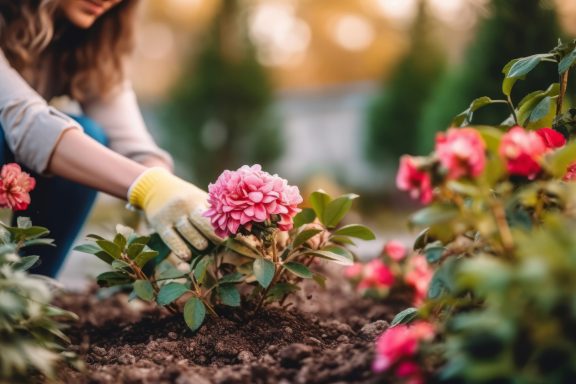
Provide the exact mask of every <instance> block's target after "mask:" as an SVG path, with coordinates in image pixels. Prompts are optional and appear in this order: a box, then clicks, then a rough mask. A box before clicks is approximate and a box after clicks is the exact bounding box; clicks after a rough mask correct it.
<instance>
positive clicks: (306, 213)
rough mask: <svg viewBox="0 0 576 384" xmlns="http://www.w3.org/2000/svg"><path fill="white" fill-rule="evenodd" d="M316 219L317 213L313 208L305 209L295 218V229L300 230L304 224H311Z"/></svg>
mask: <svg viewBox="0 0 576 384" xmlns="http://www.w3.org/2000/svg"><path fill="white" fill-rule="evenodd" d="M315 218H316V212H314V210H313V209H312V208H303V209H302V210H301V211H300V212H298V214H297V215H296V216H294V228H299V227H301V226H302V225H304V224H310V223H311V222H313V221H314V219H315Z"/></svg>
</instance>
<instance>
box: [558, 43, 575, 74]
mask: <svg viewBox="0 0 576 384" xmlns="http://www.w3.org/2000/svg"><path fill="white" fill-rule="evenodd" d="M575 61H576V48H574V49H573V50H572V51H571V52H570V53H569V54H567V55H566V56H564V57H563V58H562V60H560V62H559V63H558V73H559V74H563V73H564V72H566V71H567V70H569V69H570V67H571V66H572V65H574V62H575Z"/></svg>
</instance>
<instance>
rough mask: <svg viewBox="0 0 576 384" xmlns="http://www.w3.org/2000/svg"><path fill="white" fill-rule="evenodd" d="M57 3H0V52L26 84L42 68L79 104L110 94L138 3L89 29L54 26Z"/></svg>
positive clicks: (133, 0)
mask: <svg viewBox="0 0 576 384" xmlns="http://www.w3.org/2000/svg"><path fill="white" fill-rule="evenodd" d="M58 1H59V0H19V1H14V0H0V48H1V49H2V50H3V52H4V54H5V55H6V57H7V59H8V60H9V61H10V64H11V65H12V66H13V67H14V68H15V69H16V70H17V71H19V72H20V73H21V74H22V76H24V77H25V78H26V79H27V80H28V81H29V82H31V83H33V82H34V77H35V76H36V72H38V71H37V69H38V68H39V66H40V65H41V66H42V67H44V66H45V65H47V63H49V64H50V67H51V68H53V69H54V71H57V72H55V73H54V74H53V77H52V78H53V79H54V81H55V82H56V84H55V86H56V87H57V89H58V91H59V92H61V93H65V94H68V95H70V96H71V97H73V98H74V99H76V100H78V101H81V102H82V101H86V100H88V99H91V98H99V97H103V96H105V95H106V94H107V93H109V92H110V91H111V90H112V89H113V88H114V87H115V86H117V85H118V84H119V83H120V82H121V81H122V80H123V78H124V68H123V64H124V63H123V62H124V58H125V57H126V56H127V55H128V54H129V53H130V52H131V51H132V48H133V37H134V33H133V29H134V23H133V21H134V19H135V17H134V16H135V9H136V5H137V3H138V0H123V1H121V2H120V3H118V4H117V5H115V6H114V7H113V8H111V9H110V10H109V11H108V12H106V14H104V15H102V16H101V17H100V18H98V19H97V20H96V22H95V23H94V25H92V26H91V27H90V28H88V29H80V28H77V27H75V26H73V25H72V24H70V23H69V22H67V21H64V20H62V21H60V20H59V21H55V18H56V12H57V5H58Z"/></svg>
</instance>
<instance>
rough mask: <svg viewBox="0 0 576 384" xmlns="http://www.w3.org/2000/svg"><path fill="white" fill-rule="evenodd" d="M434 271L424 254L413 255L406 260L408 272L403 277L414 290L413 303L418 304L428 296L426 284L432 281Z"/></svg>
mask: <svg viewBox="0 0 576 384" xmlns="http://www.w3.org/2000/svg"><path fill="white" fill-rule="evenodd" d="M433 275H434V271H433V270H432V268H430V265H429V264H428V261H426V257H424V255H416V256H413V257H412V258H411V259H410V260H409V262H408V272H407V273H406V276H405V277H404V281H406V284H408V285H411V286H412V287H413V288H414V291H415V298H414V305H416V306H418V305H420V304H422V302H423V301H424V300H425V299H426V297H427V296H428V286H429V285H430V281H432V276H433Z"/></svg>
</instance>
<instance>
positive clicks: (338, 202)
mask: <svg viewBox="0 0 576 384" xmlns="http://www.w3.org/2000/svg"><path fill="white" fill-rule="evenodd" d="M356 198H358V195H356V194H353V193H349V194H346V195H343V196H340V197H338V198H337V199H334V200H332V201H331V202H329V203H328V205H327V206H326V210H325V211H324V224H325V225H326V226H327V227H328V228H334V227H336V226H337V225H338V224H340V221H342V219H343V218H344V216H346V214H347V213H348V211H349V210H350V208H351V207H352V202H353V200H355V199H356Z"/></svg>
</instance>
